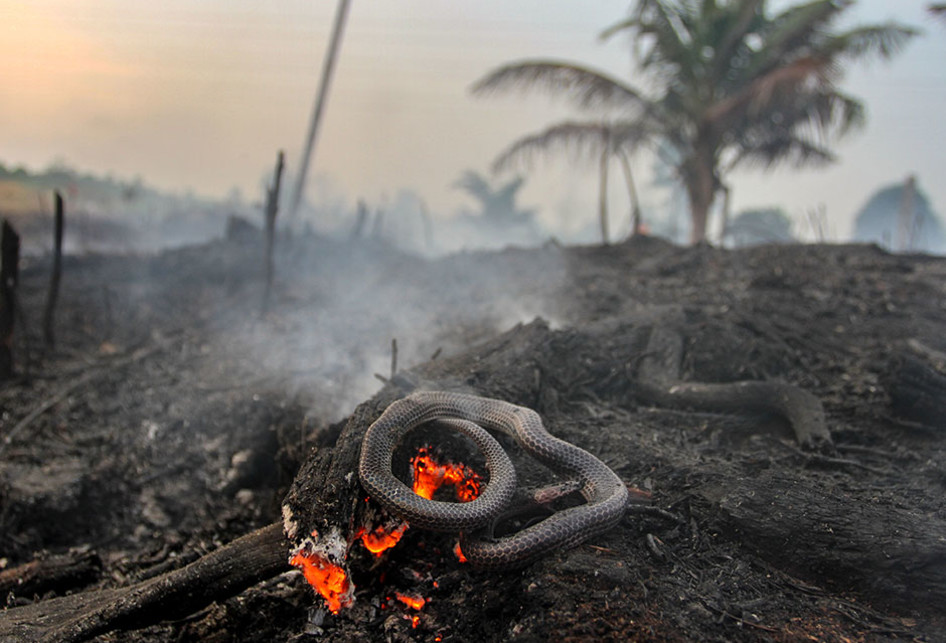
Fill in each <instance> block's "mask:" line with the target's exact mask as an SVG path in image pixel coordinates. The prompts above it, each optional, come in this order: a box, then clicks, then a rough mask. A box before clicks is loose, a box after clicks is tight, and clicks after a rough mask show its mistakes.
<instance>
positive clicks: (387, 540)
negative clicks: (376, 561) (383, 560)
mask: <svg viewBox="0 0 946 643" xmlns="http://www.w3.org/2000/svg"><path fill="white" fill-rule="evenodd" d="M406 530H407V523H406V522H402V523H401V524H400V525H398V526H397V527H395V528H394V529H387V528H386V526H385V525H381V526H379V527H375V528H374V529H373V530H372V531H365V530H361V532H360V533H359V536H360V538H361V544H362V545H364V546H365V549H367V550H368V551H370V552H371V553H372V554H374V555H375V556H377V557H379V558H380V556H381V554H383V553H384V552H386V551H387V550H389V549H391V547H394V546H395V545H396V544H397V543H398V541H400V540H401V536H403V535H404V532H405V531H406Z"/></svg>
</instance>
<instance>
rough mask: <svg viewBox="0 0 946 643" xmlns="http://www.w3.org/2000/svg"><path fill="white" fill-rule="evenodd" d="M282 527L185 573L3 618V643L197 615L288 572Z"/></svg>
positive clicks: (80, 635)
mask: <svg viewBox="0 0 946 643" xmlns="http://www.w3.org/2000/svg"><path fill="white" fill-rule="evenodd" d="M286 570H287V565H286V543H285V540H284V539H283V537H282V535H281V526H280V525H279V524H272V525H269V526H267V527H263V528H262V529H259V530H257V531H254V532H253V533H251V534H248V535H246V536H243V537H242V538H238V539H237V540H235V541H233V542H232V543H230V544H229V545H226V546H224V547H221V548H220V549H218V550H217V551H215V552H213V553H211V554H208V555H206V556H204V557H203V558H200V559H198V560H197V561H195V562H193V563H191V564H190V565H187V566H186V567H183V568H182V569H179V570H175V571H173V572H169V573H167V574H164V575H161V576H157V577H155V578H152V579H149V580H147V581H144V582H142V583H139V584H137V585H132V586H130V587H122V588H117V589H106V590H99V591H91V592H83V593H80V594H74V595H72V596H64V597H61V598H54V599H50V600H48V601H42V602H39V603H34V604H32V605H28V606H25V607H19V608H15V609H11V610H7V611H6V612H3V613H2V614H0V641H4V642H6V641H11V642H12V641H18V642H32V641H37V642H39V641H48V642H50V643H52V642H54V641H55V642H59V643H67V642H76V641H85V640H88V639H90V638H92V637H93V636H97V635H99V634H104V633H106V632H110V631H113V630H116V629H135V628H140V627H145V626H147V625H151V624H154V623H159V622H161V621H164V620H170V619H174V618H179V617H181V616H186V615H188V614H192V613H194V612H196V611H198V610H200V609H202V608H203V607H205V606H207V605H209V604H210V603H212V602H213V601H216V600H220V599H222V598H226V597H229V596H233V595H235V594H238V593H239V592H241V591H243V590H244V589H246V588H247V587H250V586H252V585H255V584H256V583H258V582H260V581H261V580H264V579H266V578H270V577H272V576H275V575H276V574H279V573H280V572H283V571H286Z"/></svg>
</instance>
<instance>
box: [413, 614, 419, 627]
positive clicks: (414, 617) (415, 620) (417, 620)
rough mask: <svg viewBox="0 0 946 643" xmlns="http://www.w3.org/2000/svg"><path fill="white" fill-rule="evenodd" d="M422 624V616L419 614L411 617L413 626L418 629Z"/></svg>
mask: <svg viewBox="0 0 946 643" xmlns="http://www.w3.org/2000/svg"><path fill="white" fill-rule="evenodd" d="M419 624H420V617H419V616H418V615H417V614H414V616H412V617H411V627H412V628H413V629H415V630H416V629H417V626H418V625H419Z"/></svg>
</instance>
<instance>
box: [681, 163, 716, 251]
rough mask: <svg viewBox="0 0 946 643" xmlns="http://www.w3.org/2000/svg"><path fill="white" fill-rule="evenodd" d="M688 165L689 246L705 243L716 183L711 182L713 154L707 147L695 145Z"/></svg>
mask: <svg viewBox="0 0 946 643" xmlns="http://www.w3.org/2000/svg"><path fill="white" fill-rule="evenodd" d="M687 165H689V170H690V172H688V174H689V176H687V177H686V179H687V195H688V196H689V198H690V244H691V245H696V244H698V243H703V242H704V241H706V224H707V222H708V219H709V211H710V207H711V206H712V205H713V197H715V196H716V183H715V182H714V180H713V175H714V173H713V170H714V163H713V152H712V149H711V148H710V147H709V146H707V145H699V144H697V146H696V150H695V153H694V156H693V158H692V159H691V160H690V162H689V163H688V164H687Z"/></svg>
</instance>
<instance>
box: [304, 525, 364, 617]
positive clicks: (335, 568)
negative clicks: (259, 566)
mask: <svg viewBox="0 0 946 643" xmlns="http://www.w3.org/2000/svg"><path fill="white" fill-rule="evenodd" d="M331 558H334V559H337V560H343V559H344V541H342V540H341V538H340V537H339V534H337V533H334V532H333V533H330V534H329V535H328V536H327V537H326V538H322V539H320V538H319V535H318V532H315V531H313V532H312V538H306V539H305V540H303V541H302V543H301V544H300V545H299V547H298V548H297V549H296V550H295V553H294V554H293V556H292V558H290V559H289V564H290V565H293V566H295V567H298V568H299V569H301V570H302V573H303V574H304V575H305V579H306V580H307V581H308V582H309V585H311V586H312V587H313V588H314V589H315V590H316V591H317V592H318V593H319V594H321V595H322V598H324V599H325V602H326V603H327V604H328V608H329V610H331V612H332V613H333V614H337V613H338V610H340V609H341V608H343V607H351V605H352V604H353V603H354V602H355V588H354V586H353V585H352V584H351V581H350V580H349V578H348V574H347V573H346V572H345V569H344V568H343V567H342V566H341V565H337V564H335V563H333V562H331V560H330V559H331Z"/></svg>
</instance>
